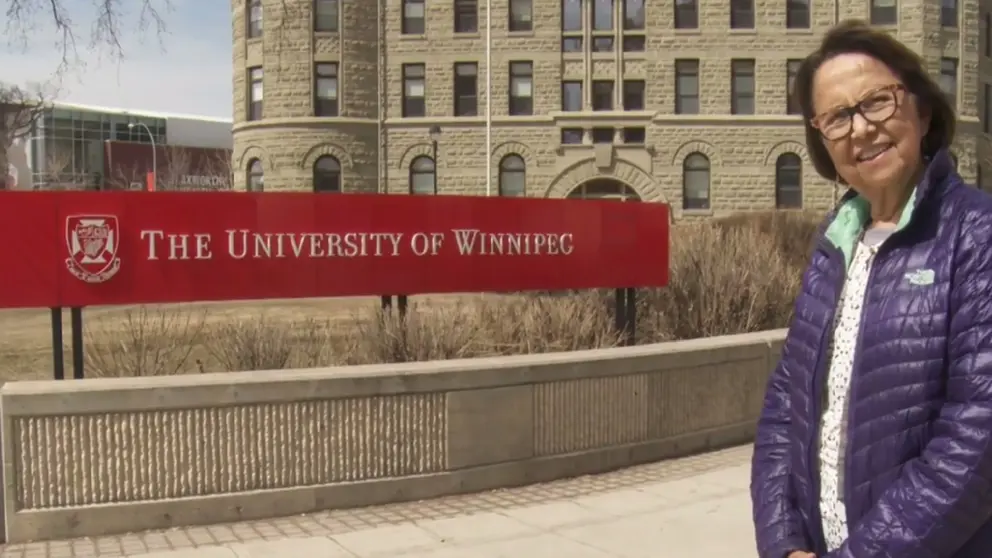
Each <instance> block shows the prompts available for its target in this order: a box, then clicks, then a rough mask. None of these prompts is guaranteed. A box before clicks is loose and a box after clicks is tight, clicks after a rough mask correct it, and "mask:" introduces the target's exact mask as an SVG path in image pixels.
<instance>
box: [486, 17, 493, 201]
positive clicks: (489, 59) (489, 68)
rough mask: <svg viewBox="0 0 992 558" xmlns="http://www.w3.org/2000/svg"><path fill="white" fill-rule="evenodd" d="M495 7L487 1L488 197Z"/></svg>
mask: <svg viewBox="0 0 992 558" xmlns="http://www.w3.org/2000/svg"><path fill="white" fill-rule="evenodd" d="M492 31H493V5H492V0H486V196H491V195H492V191H493V110H492V103H493V79H492V69H493V48H492V47H493V36H492Z"/></svg>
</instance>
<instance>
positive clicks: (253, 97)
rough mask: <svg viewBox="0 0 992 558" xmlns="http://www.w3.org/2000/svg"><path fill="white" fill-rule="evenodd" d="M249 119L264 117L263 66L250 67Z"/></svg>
mask: <svg viewBox="0 0 992 558" xmlns="http://www.w3.org/2000/svg"><path fill="white" fill-rule="evenodd" d="M248 83H249V84H250V86H249V88H248V120H261V119H262V68H258V67H255V68H248Z"/></svg>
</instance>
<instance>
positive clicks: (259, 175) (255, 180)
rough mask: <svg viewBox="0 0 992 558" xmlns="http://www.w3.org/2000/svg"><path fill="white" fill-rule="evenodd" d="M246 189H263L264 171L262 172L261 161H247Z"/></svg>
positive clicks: (258, 190)
mask: <svg viewBox="0 0 992 558" xmlns="http://www.w3.org/2000/svg"><path fill="white" fill-rule="evenodd" d="M247 184H248V191H249V192H261V191H262V190H264V189H265V173H264V172H262V161H260V160H258V159H252V160H251V161H248V180H247Z"/></svg>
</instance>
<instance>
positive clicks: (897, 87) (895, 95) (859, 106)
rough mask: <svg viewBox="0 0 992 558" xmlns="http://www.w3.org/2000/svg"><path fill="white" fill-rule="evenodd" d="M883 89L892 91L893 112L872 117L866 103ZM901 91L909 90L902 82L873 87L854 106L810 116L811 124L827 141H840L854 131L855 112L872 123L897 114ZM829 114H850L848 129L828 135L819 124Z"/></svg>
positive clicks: (879, 122)
mask: <svg viewBox="0 0 992 558" xmlns="http://www.w3.org/2000/svg"><path fill="white" fill-rule="evenodd" d="M883 91H888V92H890V93H892V99H893V104H892V112H890V113H889V114H888V115H887V116H885V117H883V118H872V117H870V116H868V115H867V114H865V107H864V104H865V103H866V102H867V101H868V100H869V99H871V98H872V97H873V96H875V95H878V94H879V93H881V92H883ZM900 91H901V92H903V93H905V92H906V91H907V90H906V86H905V85H903V84H901V83H893V84H890V85H885V86H882V87H879V88H877V89H872V90H871V91H870V92H868V93H867V94H865V95H864V96H863V97H862V98H861V100H860V101H858V102H857V103H856V104H854V105H853V106H849V107H843V108H839V109H836V110H831V111H829V112H824V113H820V114H818V115H816V116H814V117H813V118H810V119H809V124H810V126H812V127H814V128H816V131H817V132H819V133H820V136H822V137H823V139H825V140H827V141H840V140H842V139H844V138H847V137H849V136H850V135H851V134H852V133H853V132H854V115H855V114H860V115H861V117H862V118H864V119H865V120H866V121H868V122H871V123H872V124H882V123H884V122H886V121H888V120H889V119H890V118H892V117H893V116H895V114H896V113H897V112H899V107H900V105H901V102H900V101H901V100H900V98H899V92H900ZM828 114H829V115H835V114H846V115H847V116H848V120H847V131H846V132H844V133H843V134H841V135H839V136H837V137H832V136H828V135H827V134H825V133H824V132H823V128H821V127H820V124H819V122H818V121H819V120H820V119H821V118H823V117H824V116H827V115H828Z"/></svg>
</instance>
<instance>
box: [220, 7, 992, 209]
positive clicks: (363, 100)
mask: <svg viewBox="0 0 992 558" xmlns="http://www.w3.org/2000/svg"><path fill="white" fill-rule="evenodd" d="M380 1H381V3H382V4H381V6H380V5H378V4H377V3H376V2H357V1H351V0H343V1H341V2H340V4H341V6H342V13H341V20H340V32H336V33H315V32H313V31H312V27H313V26H312V24H311V21H312V18H313V16H312V13H311V10H312V5H313V2H312V1H311V0H263V13H264V33H263V36H262V37H261V38H254V39H248V38H246V28H247V27H246V21H245V16H246V2H245V1H244V0H232V10H233V12H234V18H233V21H234V23H233V25H234V29H233V30H234V68H235V71H234V155H233V163H234V165H235V168H236V169H240V170H239V171H236V172H235V186H236V188H245V184H246V180H247V174H246V172H245V169H246V168H247V165H248V164H249V162H250V161H251V160H253V159H256V158H257V159H259V160H260V161H261V162H262V164H263V167H264V170H265V189H266V190H268V191H271V190H287V189H290V190H309V189H310V188H311V187H312V184H313V178H312V173H313V171H312V169H313V164H314V161H316V159H317V158H318V157H319V156H320V155H323V154H330V155H333V156H335V157H336V158H337V159H338V160H339V161H340V163H341V167H342V183H343V189H344V190H345V191H350V192H358V191H363V192H376V191H379V192H385V193H407V192H408V191H409V170H408V169H409V165H410V162H411V161H412V160H413V159H414V158H415V157H416V156H418V155H428V156H430V155H432V152H433V147H432V142H431V136H430V134H429V130H430V128H431V127H432V126H435V125H436V126H439V127H440V128H441V133H440V134H439V135H438V136H437V155H438V157H437V159H438V164H437V176H438V179H437V182H438V191H439V192H440V193H442V194H476V195H484V194H486V192H487V180H486V127H485V117H484V114H485V106H486V105H485V103H486V81H485V76H486V68H485V63H486V55H485V22H486V15H485V2H484V1H480V2H479V27H480V33H476V34H461V33H460V34H456V33H454V20H455V18H454V14H453V6H454V1H453V0H426V10H427V13H426V33H425V34H424V35H418V36H409V35H403V34H402V33H401V29H400V27H401V19H400V18H401V15H400V14H401V13H402V5H401V0H380ZM590 1H591V0H583V2H585V3H589V2H590ZM698 3H699V23H700V25H699V29H694V30H683V29H675V28H674V25H673V17H672V14H673V13H674V6H673V4H674V0H664V1H655V0H647V1H646V2H645V4H646V14H645V19H646V38H647V39H646V48H645V50H644V52H622V51H621V49H619V48H617V50H616V51H614V52H602V53H601V52H589V51H588V49H587V50H586V51H585V52H578V53H563V52H562V49H561V31H560V29H561V17H562V16H561V13H562V12H561V7H560V5H559V2H557V1H556V2H539V1H537V0H534V2H533V31H531V32H515V33H510V32H508V31H507V23H508V16H507V14H508V5H507V4H508V0H491V4H492V9H493V25H492V28H491V36H492V43H491V44H492V48H491V58H492V64H493V71H492V74H491V81H492V92H493V98H492V128H491V148H492V149H491V152H490V160H491V162H492V163H491V170H492V174H491V178H490V181H489V182H488V186H489V188H490V192H491V193H492V194H493V195H496V194H498V189H499V188H498V187H499V176H498V168H499V161H500V160H501V159H502V157H503V156H505V155H507V154H518V155H520V156H522V157H523V159H524V160H525V162H526V188H527V195H529V196H549V195H550V196H564V195H567V194H568V193H569V192H571V191H572V189H574V188H575V187H577V186H579V185H580V184H582V183H583V182H584V181H586V180H588V179H591V178H601V177H605V178H615V179H618V180H621V181H622V182H624V183H625V184H627V185H628V186H630V187H631V188H633V190H634V191H636V193H637V194H638V195H639V196H640V197H641V198H642V199H645V200H663V201H667V202H670V203H671V204H672V207H673V208H674V210H675V213H676V216H690V215H693V214H699V215H711V214H725V213H730V212H734V211H740V210H755V209H768V208H772V207H775V161H776V158H777V157H778V156H779V155H781V154H783V153H788V152H792V153H795V154H797V155H799V156H800V157H801V158H802V160H803V163H804V164H803V168H802V177H803V179H802V187H803V205H804V206H805V207H810V208H822V207H826V206H828V205H829V204H830V203H831V201H832V200H833V199H834V196H835V195H836V192H835V191H834V187H833V185H832V183H830V182H828V181H824V180H822V179H820V178H819V177H818V176H816V174H815V172H814V171H813V168H812V165H810V164H809V161H808V157H807V154H806V150H805V147H804V146H803V141H804V140H803V133H802V127H801V125H800V117H799V116H792V115H788V114H786V80H787V74H786V61H787V60H789V59H800V58H802V57H803V56H804V55H805V54H807V53H808V52H809V51H811V50H812V49H813V48H814V47H815V45H816V44H817V41H818V39H819V38H820V36H821V35H822V33H823V32H824V31H825V30H826V29H828V28H829V27H830V26H831V25H832V24H833V23H834V22H835V19H836V18H837V17H838V15H839V16H840V18H841V19H843V18H848V17H860V18H867V17H868V13H867V12H868V6H869V2H868V1H867V0H840V2H839V6H838V8H839V14H838V13H835V6H834V3H833V2H818V1H812V2H810V5H811V10H812V14H811V22H812V25H811V28H810V29H808V30H805V29H804V30H795V29H786V25H785V17H786V14H785V6H786V2H784V1H781V0H756V2H755V4H756V6H755V14H756V16H755V17H756V26H755V27H756V28H755V29H753V30H739V29H729V28H728V27H729V25H728V22H729V18H730V15H729V8H728V5H729V3H728V2H726V1H725V0H699V2H698ZM616 4H622V2H620V1H618V2H616ZM898 4H899V24H898V25H897V26H895V27H894V28H893V32H894V33H896V34H897V35H898V36H899V38H900V39H901V40H903V41H904V42H906V43H907V44H908V45H910V46H911V47H912V48H914V50H916V51H917V52H920V53H922V55H923V56H924V58H925V59H926V60H927V62H928V64H929V66H930V69H931V70H932V71H933V72H934V74H935V75H936V74H937V73H938V72H939V68H940V58H941V57H942V56H947V57H953V58H957V59H958V60H959V74H958V110H959V112H960V120H961V124H960V127H959V130H960V133H959V136H958V142H957V145H956V146H955V154H956V156H957V157H958V160H959V166H960V169H961V172H962V174H963V175H964V177H965V178H966V179H968V180H972V181H974V180H975V179H976V176H977V174H978V172H979V171H978V164H979V161H982V160H984V161H986V164H985V165H984V167H985V169H984V174H985V175H986V177H985V181H986V182H987V183H992V150H990V148H989V137H988V136H987V135H983V134H982V133H981V132H982V124H981V122H980V121H979V117H980V116H982V114H981V113H982V112H983V111H982V110H981V108H982V105H983V101H982V99H981V98H980V97H981V91H982V84H981V83H980V82H981V80H980V78H979V66H981V67H982V68H985V69H986V70H987V71H985V72H984V75H985V76H992V72H990V71H988V70H992V61H990V60H989V59H988V58H985V57H982V56H981V54H982V51H983V49H984V40H983V33H984V25H983V21H984V14H985V12H987V11H989V10H990V9H992V1H989V0H959V1H958V4H959V10H960V21H961V22H962V24H961V25H960V26H959V27H958V28H957V29H953V28H941V26H940V1H937V0H900V1H899V2H898ZM980 4H981V5H982V6H980ZM616 16H617V17H615V18H614V19H615V20H620V17H619V16H620V9H619V6H618V7H617V12H616ZM588 17H589V16H588V15H587V16H586V18H587V19H588ZM618 35H619V34H618ZM380 36H381V37H383V38H384V40H382V41H381V42H380V41H379V37H380ZM590 39H591V37H590V35H589V31H586V36H585V42H586V43H587V44H588V43H589V42H590ZM619 43H620V37H619V36H618V37H617V46H618V47H619ZM380 46H381V48H380ZM682 58H691V59H699V61H700V69H699V75H700V82H699V89H700V100H699V103H700V108H699V114H697V115H679V114H674V112H675V111H674V103H675V101H674V99H675V60H676V59H682ZM732 58H748V59H750V58H753V59H755V60H756V65H755V82H756V85H755V114H754V115H746V116H744V115H742V116H734V115H731V114H730V105H731V91H730V89H731V87H730V84H731V70H730V68H731V59H732ZM331 61H333V62H338V63H339V64H340V71H339V75H340V79H339V85H338V91H339V107H340V108H339V111H340V112H339V114H340V116H338V117H333V118H327V117H314V116H313V114H314V109H313V106H314V100H313V99H314V94H313V81H314V78H313V64H314V63H319V62H331ZM514 61H529V62H532V63H533V67H534V81H533V103H534V110H533V114H534V115H533V116H508V109H507V107H508V101H509V100H508V96H509V93H508V92H509V83H508V80H509V65H510V63H511V62H514ZM380 62H381V63H380ZM456 62H477V63H478V65H479V86H478V90H479V93H478V103H479V114H480V116H473V117H455V116H453V107H454V98H453V85H452V84H453V80H454V75H453V68H454V65H455V63H456ZM407 63H425V64H426V113H427V114H426V116H425V117H417V118H403V117H402V116H401V105H402V91H403V81H402V75H401V72H402V70H401V68H402V65H403V64H407ZM259 66H260V67H262V68H263V69H264V97H263V98H264V118H263V119H261V120H254V121H248V120H247V119H246V114H247V95H248V88H249V85H248V82H247V81H248V80H247V75H248V68H251V67H259ZM380 67H381V68H382V69H383V73H382V74H380V73H379V72H378V69H379V68H380ZM596 79H605V80H614V81H615V82H616V83H617V84H619V83H621V82H622V80H624V79H643V80H645V81H646V82H647V86H646V95H645V104H646V106H645V110H643V111H627V112H624V111H622V110H616V111H609V112H593V111H592V110H591V106H590V104H589V103H590V93H589V90H590V89H591V87H590V85H589V84H590V83H591V81H592V80H596ZM985 79H986V80H990V81H992V77H986V78H985ZM564 80H582V81H584V82H585V88H584V95H585V99H584V101H585V103H584V104H585V108H586V109H588V110H587V111H582V112H561V98H562V92H561V82H562V81H564ZM619 90H620V87H619V85H618V86H617V95H615V97H616V99H617V101H618V103H619V101H620V99H621V98H622V95H620V94H619V93H620V91H619ZM379 91H382V93H383V94H382V96H381V98H380V97H379V95H378V92H379ZM617 108H618V109H619V107H617ZM593 126H595V127H616V128H618V129H619V128H622V127H644V128H645V129H646V141H645V142H644V145H640V146H638V145H623V144H622V143H618V144H616V145H612V146H607V145H593V144H592V143H591V142H590V141H589V138H588V137H587V138H586V143H585V144H583V145H562V144H561V128H565V127H583V128H587V129H588V128H591V127H593ZM587 136H588V133H587ZM693 152H700V153H703V154H704V155H706V156H707V158H708V159H709V160H710V164H711V171H710V207H711V209H709V210H685V211H683V210H682V209H681V208H682V164H683V160H684V159H685V157H686V156H687V155H689V154H690V153H693Z"/></svg>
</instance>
